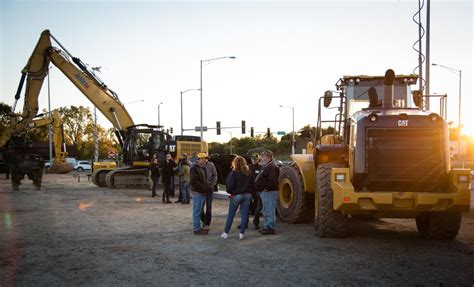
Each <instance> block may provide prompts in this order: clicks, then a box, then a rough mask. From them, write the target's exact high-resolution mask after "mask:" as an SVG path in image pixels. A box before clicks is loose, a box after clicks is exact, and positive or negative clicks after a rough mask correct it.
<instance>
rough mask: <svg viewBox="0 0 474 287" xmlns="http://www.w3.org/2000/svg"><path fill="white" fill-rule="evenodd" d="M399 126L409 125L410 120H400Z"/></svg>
mask: <svg viewBox="0 0 474 287" xmlns="http://www.w3.org/2000/svg"><path fill="white" fill-rule="evenodd" d="M398 126H399V127H407V126H408V120H398Z"/></svg>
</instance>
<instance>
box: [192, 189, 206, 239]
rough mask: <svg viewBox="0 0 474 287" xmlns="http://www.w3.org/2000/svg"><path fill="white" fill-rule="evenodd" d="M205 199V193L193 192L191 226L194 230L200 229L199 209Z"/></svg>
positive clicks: (200, 209)
mask: <svg viewBox="0 0 474 287" xmlns="http://www.w3.org/2000/svg"><path fill="white" fill-rule="evenodd" d="M205 200H206V195H204V194H201V193H199V192H194V193H193V228H194V231H199V230H201V211H202V207H203V205H204V201H205Z"/></svg>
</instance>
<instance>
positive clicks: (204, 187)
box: [189, 153, 212, 235]
mask: <svg viewBox="0 0 474 287" xmlns="http://www.w3.org/2000/svg"><path fill="white" fill-rule="evenodd" d="M206 157H207V154H206V153H199V154H198V155H197V164H194V165H193V166H192V167H191V170H190V173H189V177H190V183H191V192H192V193H193V229H194V234H196V235H207V233H208V230H205V229H202V228H201V212H202V210H203V205H204V202H205V201H206V195H207V193H208V192H212V189H211V187H209V184H208V182H207V172H206V168H205V167H204V166H205V164H206Z"/></svg>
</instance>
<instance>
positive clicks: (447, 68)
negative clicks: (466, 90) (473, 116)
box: [432, 63, 464, 168]
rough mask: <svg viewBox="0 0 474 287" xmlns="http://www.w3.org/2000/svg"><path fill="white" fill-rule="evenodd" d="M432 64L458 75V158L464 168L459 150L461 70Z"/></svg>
mask: <svg viewBox="0 0 474 287" xmlns="http://www.w3.org/2000/svg"><path fill="white" fill-rule="evenodd" d="M432 65H433V66H438V67H441V68H444V69H446V70H448V71H450V72H454V73H457V74H458V75H459V100H458V102H459V106H458V153H459V159H460V161H461V164H462V168H464V159H463V156H462V152H461V79H462V70H458V69H454V68H451V67H448V66H444V65H440V64H435V63H433V64H432Z"/></svg>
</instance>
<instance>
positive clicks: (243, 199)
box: [221, 156, 253, 239]
mask: <svg viewBox="0 0 474 287" xmlns="http://www.w3.org/2000/svg"><path fill="white" fill-rule="evenodd" d="M225 185H226V189H227V193H229V194H230V196H229V197H230V200H229V213H228V214H227V220H226V223H225V228H224V233H222V235H221V237H222V238H223V239H227V237H228V234H229V231H230V228H231V227H232V221H233V220H234V216H235V214H236V212H237V209H238V208H239V206H240V217H241V218H240V222H241V224H240V234H239V239H244V233H245V223H246V222H247V221H248V218H249V209H250V202H251V201H252V189H253V181H252V176H251V175H250V172H249V167H248V166H247V162H246V161H245V159H244V158H243V157H241V156H237V157H235V158H234V161H233V162H232V171H231V172H230V173H229V174H228V175H227V178H226V180H225Z"/></svg>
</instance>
